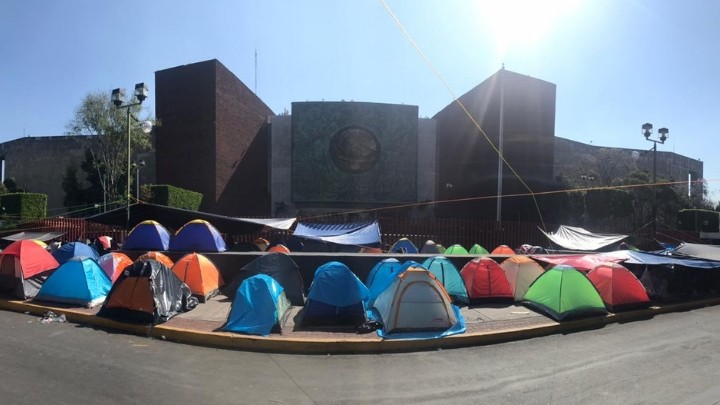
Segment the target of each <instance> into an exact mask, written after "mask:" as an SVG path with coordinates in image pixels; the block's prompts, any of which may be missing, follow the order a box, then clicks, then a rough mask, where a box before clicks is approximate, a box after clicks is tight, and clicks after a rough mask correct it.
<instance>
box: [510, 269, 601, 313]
mask: <svg viewBox="0 0 720 405" xmlns="http://www.w3.org/2000/svg"><path fill="white" fill-rule="evenodd" d="M523 304H525V305H527V306H528V307H530V308H532V309H537V310H539V311H540V312H542V313H544V314H546V315H548V316H550V317H551V318H553V319H555V320H556V321H563V320H566V319H569V318H581V317H586V316H596V315H605V314H607V310H606V309H605V304H604V303H603V300H602V298H601V297H600V294H599V293H598V291H597V289H596V288H595V286H594V285H593V284H592V283H591V282H590V280H589V279H588V278H587V276H585V275H584V274H583V273H581V272H579V271H578V270H576V269H575V268H574V267H570V266H562V265H560V266H556V267H553V268H551V269H549V270H546V271H545V272H544V273H543V274H542V275H540V277H538V278H537V279H536V280H535V282H533V283H532V284H531V285H530V287H529V288H528V290H527V292H526V293H525V295H524V296H523Z"/></svg>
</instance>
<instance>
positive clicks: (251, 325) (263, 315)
mask: <svg viewBox="0 0 720 405" xmlns="http://www.w3.org/2000/svg"><path fill="white" fill-rule="evenodd" d="M283 299H284V300H285V301H286V303H287V304H289V302H287V298H285V292H284V290H283V288H282V286H281V285H280V283H278V282H277V281H275V279H273V278H272V277H270V276H267V275H265V274H256V275H254V276H252V277H250V278H248V279H245V281H243V282H242V284H240V287H239V288H238V290H237V293H236V294H235V299H234V300H233V303H232V308H231V309H230V314H229V315H228V319H227V323H226V324H225V326H223V328H222V330H224V331H229V332H239V333H247V334H252V335H262V336H267V335H269V334H270V332H272V330H273V328H275V327H276V326H281V325H279V323H280V320H281V319H284V312H285V311H286V310H287V305H283V304H282V301H283Z"/></svg>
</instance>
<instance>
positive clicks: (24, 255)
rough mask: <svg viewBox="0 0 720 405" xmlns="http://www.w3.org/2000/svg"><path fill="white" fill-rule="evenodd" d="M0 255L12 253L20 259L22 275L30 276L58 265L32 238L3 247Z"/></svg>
mask: <svg viewBox="0 0 720 405" xmlns="http://www.w3.org/2000/svg"><path fill="white" fill-rule="evenodd" d="M0 255H3V256H4V255H12V256H15V257H17V258H18V259H19V260H20V268H21V269H22V276H23V277H24V278H30V277H32V276H35V275H37V274H40V273H42V272H44V271H47V270H54V269H56V268H58V266H60V265H59V264H58V262H57V260H55V258H54V257H53V256H52V255H51V254H50V253H48V251H47V250H45V249H43V248H42V247H41V246H40V245H38V244H37V243H35V241H32V240H27V239H24V240H19V241H16V242H13V243H11V244H10V245H8V247H6V248H5V249H3V251H2V252H1V253H0Z"/></svg>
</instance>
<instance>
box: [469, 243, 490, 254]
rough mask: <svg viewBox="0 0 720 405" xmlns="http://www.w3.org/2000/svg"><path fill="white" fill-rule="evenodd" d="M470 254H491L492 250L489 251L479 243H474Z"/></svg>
mask: <svg viewBox="0 0 720 405" xmlns="http://www.w3.org/2000/svg"><path fill="white" fill-rule="evenodd" d="M470 254H471V255H487V254H490V252H488V251H487V249H485V248H484V247H482V246H480V245H478V244H477V243H476V244H474V245H472V247H471V248H470Z"/></svg>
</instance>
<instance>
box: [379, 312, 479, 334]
mask: <svg viewBox="0 0 720 405" xmlns="http://www.w3.org/2000/svg"><path fill="white" fill-rule="evenodd" d="M452 309H453V312H455V317H456V318H457V323H456V324H455V325H453V326H452V327H451V328H450V329H447V330H431V331H418V332H394V333H386V332H385V329H384V328H381V329H378V330H377V334H378V336H379V337H381V338H383V339H407V340H421V339H439V338H443V337H445V336H450V335H457V334H460V333H465V330H466V326H465V318H463V317H462V315H461V314H460V308H458V306H457V305H453V306H452ZM367 318H368V319H370V320H373V321H376V322H382V316H380V314H379V313H378V312H377V310H376V309H375V308H370V309H369V310H368V311H367Z"/></svg>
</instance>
